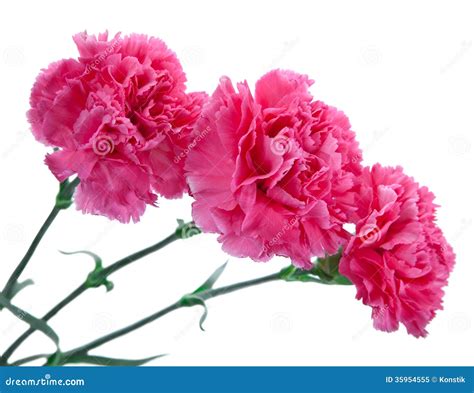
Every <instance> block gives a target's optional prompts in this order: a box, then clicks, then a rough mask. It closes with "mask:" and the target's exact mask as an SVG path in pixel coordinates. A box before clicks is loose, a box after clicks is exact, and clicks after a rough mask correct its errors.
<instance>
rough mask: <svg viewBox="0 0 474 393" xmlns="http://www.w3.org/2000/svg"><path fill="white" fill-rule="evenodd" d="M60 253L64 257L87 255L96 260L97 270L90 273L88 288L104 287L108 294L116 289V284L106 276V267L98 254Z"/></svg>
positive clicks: (83, 251) (89, 252)
mask: <svg viewBox="0 0 474 393" xmlns="http://www.w3.org/2000/svg"><path fill="white" fill-rule="evenodd" d="M59 252H60V253H61V254H64V255H74V254H85V255H88V256H90V257H92V258H93V259H94V262H95V268H94V270H93V271H92V272H90V273H89V275H88V276H87V280H86V285H87V287H88V288H97V287H100V286H101V285H103V286H105V288H106V289H107V292H109V291H111V290H112V289H113V288H114V283H113V282H112V281H109V280H107V277H106V276H105V275H104V267H103V266H102V258H101V257H99V256H98V255H97V254H95V253H93V252H91V251H86V250H81V251H73V252H65V251H59Z"/></svg>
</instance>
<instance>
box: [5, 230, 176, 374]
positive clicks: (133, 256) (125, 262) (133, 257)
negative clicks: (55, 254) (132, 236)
mask: <svg viewBox="0 0 474 393" xmlns="http://www.w3.org/2000/svg"><path fill="white" fill-rule="evenodd" d="M178 239H181V237H180V236H179V234H178V233H177V231H175V232H173V233H172V234H171V235H170V236H168V237H167V238H165V239H163V240H162V241H160V242H158V243H156V244H154V245H152V246H150V247H147V248H145V249H143V250H140V251H137V252H135V253H133V254H130V255H129V256H127V257H125V258H122V259H120V260H118V261H117V262H115V263H113V264H112V265H110V266H108V267H106V268H105V269H103V270H102V272H101V277H102V278H103V279H104V280H105V279H106V278H107V277H109V276H110V275H111V274H113V273H115V272H117V271H118V270H120V269H122V268H124V267H125V266H127V265H129V264H131V263H132V262H135V261H137V260H139V259H141V258H143V257H145V256H147V255H149V254H152V253H153V252H155V251H158V250H160V249H162V248H164V247H166V246H167V245H169V244H171V243H173V242H174V241H175V240H178ZM89 288H91V287H90V286H89V285H87V282H85V283H82V284H81V285H79V286H78V287H77V288H76V289H75V290H74V291H72V292H71V293H70V294H69V295H67V296H66V297H65V298H64V299H63V300H61V301H60V302H59V303H58V304H57V305H56V306H54V307H53V308H52V309H51V310H50V311H48V313H46V314H45V315H44V316H43V317H42V318H41V319H42V320H44V321H48V320H50V319H51V318H52V317H54V316H55V315H56V314H57V313H58V312H59V311H61V310H62V309H63V308H64V307H66V306H67V305H68V304H69V303H71V302H72V301H73V300H75V299H76V298H78V297H79V296H80V295H81V294H82V293H84V292H85V291H87V290H88V289H89ZM34 332H35V329H33V328H32V327H30V328H29V329H28V330H26V331H25V332H24V333H23V334H22V335H21V336H19V337H18V338H17V339H16V340H15V341H14V342H13V344H11V345H10V346H9V347H8V348H7V350H6V351H5V352H4V353H3V355H2V356H1V358H0V366H1V365H6V364H7V362H8V359H9V358H10V356H11V355H12V354H13V352H15V350H16V349H17V348H18V347H19V346H20V345H21V344H22V343H23V342H24V341H25V340H26V339H27V338H28V337H29V336H30V335H31V334H32V333H34Z"/></svg>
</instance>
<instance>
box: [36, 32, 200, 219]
mask: <svg viewBox="0 0 474 393" xmlns="http://www.w3.org/2000/svg"><path fill="white" fill-rule="evenodd" d="M74 41H75V43H76V45H77V47H78V50H79V54H80V56H79V59H78V60H73V59H68V60H61V61H59V62H57V63H53V64H51V65H50V66H49V67H48V68H47V69H46V70H43V72H42V73H41V74H40V75H39V76H38V78H37V81H36V83H35V85H34V86H33V90H32V93H31V99H30V103H31V110H30V111H29V112H28V119H29V121H30V123H31V125H32V130H33V134H34V135H35V137H36V139H37V140H39V141H41V142H43V143H44V144H46V145H50V146H54V147H58V148H59V150H58V151H56V152H54V153H52V154H49V155H48V156H47V157H46V163H47V165H48V166H49V168H50V169H51V171H52V172H53V173H54V175H55V176H56V177H57V178H58V179H59V180H60V181H63V180H64V179H66V178H67V177H69V176H71V175H73V174H77V175H78V176H79V178H80V180H81V183H80V185H79V187H78V190H77V193H76V203H77V206H78V208H79V209H81V210H82V211H83V212H84V213H93V214H102V215H105V216H108V217H110V218H112V219H118V220H120V221H122V222H129V221H130V219H132V220H133V221H135V222H136V221H138V220H139V217H140V216H141V214H143V212H144V210H145V206H146V204H154V203H155V201H156V195H155V192H158V193H159V194H161V195H163V196H164V197H167V198H175V197H179V196H181V195H182V193H183V191H185V190H186V188H187V186H186V182H185V179H184V169H183V167H184V162H183V161H181V160H176V157H179V156H180V154H181V153H182V151H183V150H184V149H186V148H187V146H188V145H189V143H191V142H192V135H191V130H192V127H193V125H194V122H195V121H196V119H197V118H198V117H199V115H200V111H201V106H202V103H203V101H204V99H205V97H206V96H205V94H203V93H194V94H186V93H185V81H186V77H185V74H184V72H183V70H182V68H181V65H180V63H179V61H178V59H177V57H176V55H175V54H174V53H173V52H172V51H171V50H170V49H168V47H167V46H166V45H165V44H164V43H163V41H161V40H159V39H157V38H149V37H147V36H144V35H136V34H133V35H131V36H128V37H124V38H120V36H119V35H116V36H115V38H114V39H112V40H110V41H109V40H108V38H107V33H104V34H100V35H99V36H98V38H96V37H95V36H89V35H87V34H86V33H80V34H77V35H76V36H74Z"/></svg>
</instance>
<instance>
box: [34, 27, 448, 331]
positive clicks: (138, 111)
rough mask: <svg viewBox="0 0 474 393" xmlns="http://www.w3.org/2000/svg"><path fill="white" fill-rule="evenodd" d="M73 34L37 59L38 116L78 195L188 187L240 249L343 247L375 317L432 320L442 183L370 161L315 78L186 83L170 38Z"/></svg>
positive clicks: (117, 198)
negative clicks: (435, 188) (197, 89)
mask: <svg viewBox="0 0 474 393" xmlns="http://www.w3.org/2000/svg"><path fill="white" fill-rule="evenodd" d="M74 41H75V42H76V45H77V47H78V49H79V55H80V56H79V58H78V59H77V60H75V59H69V60H61V61H59V62H57V63H53V64H51V65H50V66H49V67H48V68H47V69H46V70H44V71H43V72H42V73H41V74H40V76H39V77H38V79H37V81H36V83H35V85H34V87H33V90H32V94H31V110H30V111H29V113H28V117H29V120H30V122H31V125H32V130H33V133H34V135H35V137H36V138H37V139H38V140H39V141H41V142H43V143H44V144H46V145H50V146H53V147H55V148H58V149H57V150H56V151H55V152H53V153H52V154H49V155H48V156H47V157H46V163H47V165H48V166H49V168H50V169H51V171H52V172H53V173H54V174H55V176H56V177H57V178H58V179H59V180H61V181H62V180H65V179H66V178H68V177H69V176H71V175H73V174H77V176H78V177H79V179H80V185H79V188H78V190H77V193H76V195H75V200H76V203H77V206H78V208H79V209H81V210H82V211H83V212H87V213H93V214H101V215H105V216H107V217H110V218H112V219H118V220H120V221H122V222H129V221H130V220H133V221H138V219H139V217H140V216H141V214H143V212H144V210H145V207H146V205H147V204H150V205H153V204H155V202H156V199H157V195H156V194H160V195H162V196H164V197H166V198H175V197H179V196H181V195H182V194H183V193H184V192H185V191H188V192H189V193H190V195H191V196H192V197H193V198H194V200H195V201H194V203H193V208H192V212H193V217H194V220H195V221H196V223H197V225H198V226H199V227H200V228H201V229H202V230H203V231H204V232H211V233H217V234H218V235H219V237H218V240H219V242H221V243H222V247H223V249H224V250H225V251H226V252H228V253H229V254H231V255H233V256H236V257H250V258H251V259H253V260H255V261H268V260H270V259H271V258H272V257H273V256H275V255H278V256H283V257H287V258H290V259H291V261H292V263H293V264H294V265H296V266H297V267H300V268H303V269H309V268H311V267H312V266H313V264H312V259H313V258H315V257H324V256H326V255H328V254H336V253H337V252H338V251H339V250H340V249H341V248H342V250H343V252H342V258H341V260H340V264H339V270H340V273H341V274H343V275H344V276H346V277H347V278H348V279H350V280H351V281H352V282H353V283H354V284H355V286H356V288H357V298H358V299H362V301H363V302H364V304H367V305H369V306H371V307H372V309H373V313H372V316H373V320H374V325H375V327H376V328H378V329H381V330H384V331H393V330H396V329H398V327H399V324H400V322H401V323H403V324H404V325H405V326H406V328H407V330H408V332H409V333H411V334H413V335H415V336H417V337H419V336H425V335H426V333H427V332H426V329H425V328H426V325H427V324H428V323H429V322H430V321H431V319H432V318H433V317H434V315H435V312H436V311H437V310H439V309H441V307H442V296H443V287H444V286H445V285H446V284H447V280H448V276H449V273H450V271H451V270H452V268H453V265H454V259H455V256H454V253H453V250H452V248H451V247H450V245H449V244H448V243H447V241H446V239H445V238H444V236H443V233H442V231H441V230H440V229H439V228H438V227H437V225H436V223H435V205H434V204H433V199H434V196H433V194H432V193H430V192H429V191H428V190H427V189H426V188H425V187H420V186H419V185H418V184H417V183H416V182H415V181H414V180H413V179H412V178H410V177H408V176H406V175H405V174H403V172H402V170H401V168H398V167H397V168H384V167H382V166H380V165H375V166H374V167H373V168H364V167H363V166H362V165H361V161H362V154H361V151H360V149H359V146H358V143H357V141H356V139H355V134H354V132H353V131H352V130H351V125H350V123H349V120H348V118H347V117H346V116H345V115H344V113H343V112H341V111H339V110H338V109H336V108H334V107H331V106H329V105H327V104H325V103H323V102H322V101H319V100H315V99H314V98H313V96H312V94H311V93H310V91H309V89H310V86H311V85H312V84H313V81H312V80H310V79H309V78H308V77H307V76H305V75H301V74H297V73H295V72H292V71H282V70H274V71H271V72H269V73H268V74H266V75H264V76H263V77H262V78H261V79H260V80H259V81H258V82H257V84H256V86H255V91H254V93H253V92H252V91H251V89H250V88H249V86H248V85H247V83H246V82H243V83H238V84H237V85H236V86H235V87H234V85H233V84H232V82H231V80H230V79H229V78H227V77H223V78H222V79H221V80H220V83H219V85H218V87H217V89H216V90H215V92H214V93H213V94H212V96H211V97H208V96H207V95H206V94H205V93H191V94H189V93H186V91H185V74H184V72H183V70H182V68H181V65H180V63H179V61H178V59H177V57H176V55H175V54H174V53H173V52H172V51H170V49H168V48H167V47H166V45H165V44H164V43H163V42H162V41H160V40H159V39H156V38H149V37H146V36H143V35H131V36H128V37H124V38H120V36H119V35H117V36H115V38H114V39H112V40H108V38H107V34H101V35H99V36H98V38H96V37H94V36H88V35H87V34H85V33H83V34H78V35H76V36H75V37H74ZM345 224H355V226H356V232H355V234H352V233H350V232H348V231H347V230H346V229H345V228H346V227H345Z"/></svg>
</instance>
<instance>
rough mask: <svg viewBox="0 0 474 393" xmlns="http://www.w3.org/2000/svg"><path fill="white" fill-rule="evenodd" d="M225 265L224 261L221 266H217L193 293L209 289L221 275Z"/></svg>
mask: <svg viewBox="0 0 474 393" xmlns="http://www.w3.org/2000/svg"><path fill="white" fill-rule="evenodd" d="M226 267H227V262H226V263H224V264H223V265H222V266H219V267H218V268H217V269H216V270H215V271H214V273H212V274H211V276H210V277H209V278H208V279H207V280H206V281H205V282H204V284H202V285H201V286H200V287H199V288H198V289H196V290H195V291H194V292H193V293H199V292H203V291H207V290H208V289H211V288H212V287H213V286H214V284H215V283H216V281H217V280H218V279H219V277H220V276H221V275H222V273H223V272H224V270H225V268H226Z"/></svg>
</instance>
